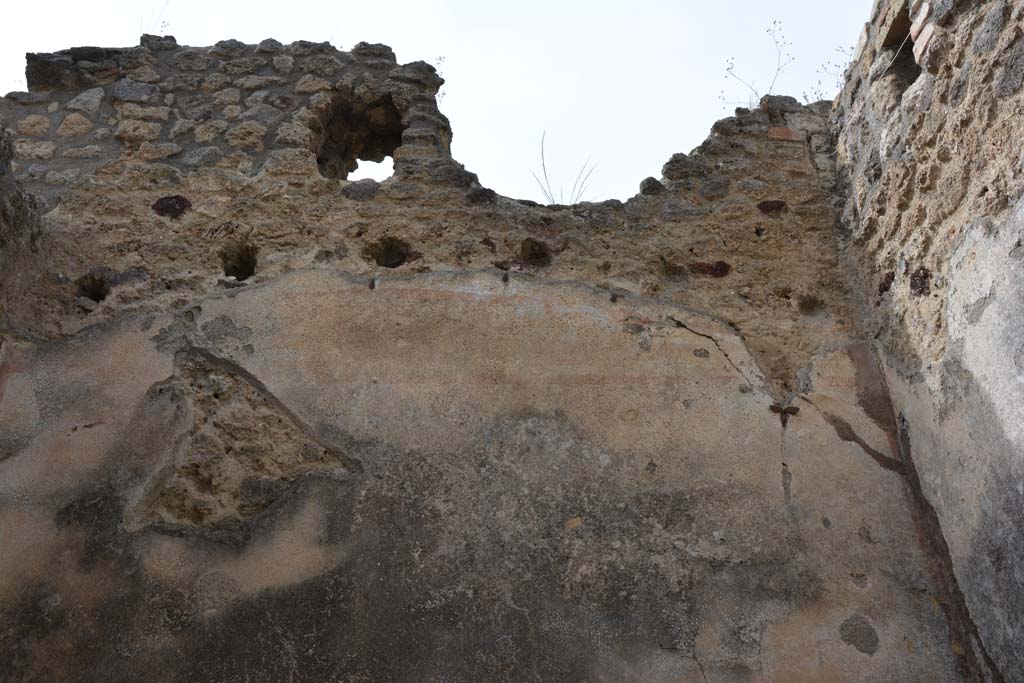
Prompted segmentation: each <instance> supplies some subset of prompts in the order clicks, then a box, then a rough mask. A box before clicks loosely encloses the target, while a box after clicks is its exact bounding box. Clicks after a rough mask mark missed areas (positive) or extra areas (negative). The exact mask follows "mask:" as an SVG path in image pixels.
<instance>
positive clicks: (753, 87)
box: [718, 19, 795, 109]
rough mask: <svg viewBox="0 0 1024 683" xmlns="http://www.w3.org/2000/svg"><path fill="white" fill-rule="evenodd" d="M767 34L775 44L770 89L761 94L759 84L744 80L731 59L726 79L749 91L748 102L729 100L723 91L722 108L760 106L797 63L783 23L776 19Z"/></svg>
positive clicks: (726, 69) (749, 79)
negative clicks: (773, 69) (783, 76)
mask: <svg viewBox="0 0 1024 683" xmlns="http://www.w3.org/2000/svg"><path fill="white" fill-rule="evenodd" d="M765 33H767V34H768V36H769V37H770V38H771V39H772V42H773V43H774V44H775V73H773V74H772V80H771V83H769V84H768V89H767V90H765V91H764V92H761V91H760V90H759V89H758V87H757V82H756V81H755V80H754V79H752V78H743V77H741V76H740V75H739V74H737V73H736V58H735V57H730V58H729V59H728V60H726V62H725V78H726V80H729V79H731V80H734V81H736V82H737V83H739V84H740V85H742V86H743V87H744V88H745V89H746V91H747V99H746V100H734V99H729V98H728V97H727V95H726V93H725V90H722V91H721V93H720V94H719V96H718V99H720V100H721V101H722V107H723V109H724V108H728V107H730V106H737V105H744V106H746V107H747V108H749V109H753V108H755V107H756V106H758V103H759V102H760V101H761V98H762V97H764V96H766V95H771V94H772V93H773V92H774V90H775V84H776V83H777V82H778V80H779V76H781V75H782V72H783V71H785V70H786V67H787V66H789V65H790V64H792V63H793V62H794V61H795V58H794V57H793V55H792V54H791V53H790V52H789V48H790V47H792V43H790V42H789V41H787V40H786V34H785V33H784V32H783V30H782V22H781V21H779V20H778V19H776V20H775V21H773V22H772V25H771V26H770V27H768V28H767V29H765Z"/></svg>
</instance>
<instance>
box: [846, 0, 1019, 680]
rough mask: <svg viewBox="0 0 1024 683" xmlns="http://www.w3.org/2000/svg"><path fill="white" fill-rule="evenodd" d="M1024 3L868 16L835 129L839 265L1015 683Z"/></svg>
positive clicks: (967, 582)
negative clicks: (845, 269) (847, 274)
mask: <svg viewBox="0 0 1024 683" xmlns="http://www.w3.org/2000/svg"><path fill="white" fill-rule="evenodd" d="M1022 85H1024V3H1021V2H1017V1H1008V0H986V1H983V2H963V1H961V2H954V1H952V0H938V1H935V0H933V1H931V2H929V1H920V0H916V1H914V2H907V1H905V0H891V2H890V1H888V0H886V1H882V2H876V3H875V7H874V10H873V13H872V20H871V22H870V23H868V24H867V25H865V27H864V31H863V34H862V37H861V40H860V44H859V45H858V50H857V56H856V59H855V61H854V64H853V66H852V67H851V70H850V71H849V73H848V79H847V84H846V87H845V89H844V90H843V92H842V94H841V96H840V98H839V100H838V101H837V107H836V111H835V117H834V131H835V134H836V137H837V143H838V151H839V155H838V158H839V169H840V174H841V178H842V180H841V187H840V190H841V194H840V197H841V199H842V201H843V202H844V203H843V215H842V226H843V232H844V236H843V243H844V261H845V262H846V263H847V264H848V265H849V266H850V267H851V268H852V273H853V274H852V276H851V282H858V283H861V284H860V285H859V286H857V287H854V288H852V294H853V295H855V296H858V297H859V298H860V299H861V302H862V305H861V310H862V312H863V315H862V319H861V320H860V321H859V323H858V324H859V325H860V326H863V331H864V334H865V336H868V337H875V338H877V339H879V340H880V342H881V347H882V349H883V350H884V353H885V354H886V357H887V359H888V365H889V372H888V375H889V383H890V387H891V389H892V391H893V392H894V396H895V398H896V403H897V408H898V409H899V410H900V411H901V414H902V417H903V419H904V420H905V426H906V429H907V431H908V434H909V442H910V447H911V449H912V453H913V459H914V462H915V463H916V464H917V469H918V471H919V473H920V477H921V482H922V487H923V491H924V494H925V496H926V497H927V499H928V500H929V501H931V503H932V504H933V505H934V507H935V509H936V511H937V513H938V518H939V520H940V521H941V526H942V531H943V535H944V537H945V540H946V541H947V542H948V545H949V551H950V555H951V558H952V563H953V567H954V568H955V573H956V576H957V578H958V579H959V583H960V586H961V587H962V589H963V591H964V594H965V597H966V602H967V607H968V608H969V611H970V615H971V617H972V618H973V620H974V621H975V622H976V624H977V626H978V630H979V632H980V636H981V639H982V640H983V641H984V643H985V644H986V646H987V648H988V650H989V654H990V655H991V657H992V658H993V659H994V660H995V662H996V663H997V665H998V667H999V668H1001V669H1002V671H1003V674H1004V675H1005V676H1006V678H1007V679H1008V680H1015V681H1020V680H1024V678H1022V676H1024V673H1022V671H1024V667H1022V666H1021V662H1020V659H1019V657H1020V643H1021V642H1022V641H1024V574H1022V573H1021V571H1020V568H1019V567H1020V560H1021V558H1022V557H1024V516H1022V510H1024V493H1022V492H1024V459H1022V457H1021V454H1022V453H1024V419H1022V418H1024V381H1022V379H1024V345H1022V341H1021V339H1022V335H1021V320H1022V318H1021V313H1022V312H1024V295H1022V292H1024V289H1022V284H1024V279H1022V277H1024V270H1022V268H1021V264H1022V261H1021V259H1022V258H1024V248H1022V246H1021V245H1022V239H1024V204H1022V203H1021V195H1022V192H1024V168H1022V163H1024V157H1022V156H1021V147H1020V138H1021V130H1022V129H1021V120H1022V119H1021V116H1022V113H1024V92H1022Z"/></svg>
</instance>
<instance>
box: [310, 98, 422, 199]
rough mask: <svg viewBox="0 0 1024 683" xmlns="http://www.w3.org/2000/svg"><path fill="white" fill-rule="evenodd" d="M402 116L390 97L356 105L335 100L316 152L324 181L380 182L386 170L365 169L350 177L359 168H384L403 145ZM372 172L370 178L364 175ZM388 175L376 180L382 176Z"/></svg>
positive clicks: (387, 171)
mask: <svg viewBox="0 0 1024 683" xmlns="http://www.w3.org/2000/svg"><path fill="white" fill-rule="evenodd" d="M403 130H405V126H404V125H403V124H402V115H401V114H400V113H399V111H398V108H397V107H396V106H395V103H394V101H393V100H392V99H391V95H384V96H382V97H378V98H377V99H374V100H371V101H358V100H353V99H351V98H348V97H345V96H340V95H339V96H338V97H337V98H336V99H335V100H334V102H333V103H332V105H331V109H330V111H329V112H328V115H327V120H326V122H325V124H324V130H323V135H322V138H321V142H320V144H319V146H318V149H317V165H318V166H319V167H320V174H321V175H323V176H324V177H326V178H336V179H341V180H358V179H360V178H366V177H372V178H373V179H374V180H383V179H384V178H386V177H387V176H388V175H390V170H391V169H390V168H389V167H388V166H381V167H378V168H376V169H373V168H372V167H370V168H366V169H364V171H363V173H361V174H356V175H350V174H353V172H355V171H357V170H358V169H359V168H360V166H361V164H360V162H363V164H366V163H367V162H369V163H370V164H383V162H384V161H385V160H388V161H389V162H391V161H392V155H393V154H394V152H395V150H396V149H398V147H399V145H401V144H402V131H403ZM367 172H372V175H367ZM385 172H386V173H387V175H384V176H383V177H379V175H380V174H381V173H385Z"/></svg>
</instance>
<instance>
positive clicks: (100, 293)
mask: <svg viewBox="0 0 1024 683" xmlns="http://www.w3.org/2000/svg"><path fill="white" fill-rule="evenodd" d="M75 285H77V287H78V289H77V291H76V292H75V296H79V297H84V298H86V299H90V300H92V301H95V302H96V303H99V302H101V301H103V300H104V299H106V298H107V295H108V294H110V284H109V283H108V282H107V278H106V277H104V275H103V273H100V272H93V273H86V274H85V275H83V276H82V277H80V278H78V280H76V281H75Z"/></svg>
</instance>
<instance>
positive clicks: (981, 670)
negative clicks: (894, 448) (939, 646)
mask: <svg viewBox="0 0 1024 683" xmlns="http://www.w3.org/2000/svg"><path fill="white" fill-rule="evenodd" d="M896 422H897V430H898V431H897V434H896V437H897V439H896V441H897V444H898V445H899V454H900V459H901V460H902V464H903V465H904V471H903V475H904V477H905V479H906V482H907V489H908V491H909V496H910V499H911V506H912V509H913V510H914V524H915V526H916V527H917V532H918V536H919V537H920V538H921V539H922V542H923V543H925V545H926V552H927V554H928V557H929V559H930V560H931V565H932V575H933V576H934V577H935V580H936V582H937V584H938V586H939V594H940V596H941V599H940V600H939V606H940V607H941V608H942V612H943V614H945V615H946V623H947V624H948V625H949V637H950V639H951V640H952V642H953V651H954V652H955V653H956V655H957V657H958V658H959V660H960V667H961V673H962V674H963V676H964V680H966V681H970V683H985V682H987V681H991V682H993V683H1004V682H1005V681H1006V678H1005V677H1004V676H1003V674H1002V672H1001V671H1000V669H999V666H998V665H997V664H996V662H995V661H994V660H993V659H992V657H991V656H990V655H989V653H988V651H987V650H986V649H985V643H984V642H983V641H982V639H981V636H980V635H979V633H978V627H977V625H976V624H975V623H974V620H973V619H972V618H971V613H970V610H969V609H968V607H967V601H966V599H965V598H964V593H963V590H961V588H960V583H959V581H958V580H957V578H956V572H955V571H954V568H953V561H952V558H951V557H950V554H949V545H948V544H947V543H946V537H945V536H944V535H943V533H942V525H941V523H940V522H939V516H938V514H937V513H936V512H935V508H934V507H933V506H932V504H931V503H930V502H928V498H927V496H925V494H924V489H923V488H922V487H921V477H920V476H919V475H918V473H917V467H915V466H914V458H913V453H912V452H911V450H910V432H909V428H908V427H907V422H906V418H905V417H904V416H903V415H902V414H898V415H897V416H896Z"/></svg>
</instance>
